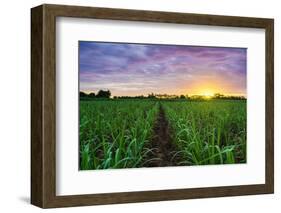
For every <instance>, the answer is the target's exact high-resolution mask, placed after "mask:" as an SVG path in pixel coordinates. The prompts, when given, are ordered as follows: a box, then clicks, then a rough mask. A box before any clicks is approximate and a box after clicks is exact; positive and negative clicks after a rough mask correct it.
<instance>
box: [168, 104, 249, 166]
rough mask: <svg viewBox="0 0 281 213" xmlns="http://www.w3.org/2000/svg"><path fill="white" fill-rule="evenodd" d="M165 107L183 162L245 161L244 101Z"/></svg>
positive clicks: (221, 162) (200, 163)
mask: <svg viewBox="0 0 281 213" xmlns="http://www.w3.org/2000/svg"><path fill="white" fill-rule="evenodd" d="M163 106H164V108H165V111H166V114H167V117H168V119H169V122H170V125H171V126H172V129H173V130H174V143H175V144H176V145H177V147H178V149H179V150H180V152H179V153H178V154H180V155H181V157H182V159H183V161H182V162H180V164H181V165H206V164H231V163H245V162H246V102H245V101H230V100H224V101H203V102H193V101H189V102H165V103H164V104H163Z"/></svg>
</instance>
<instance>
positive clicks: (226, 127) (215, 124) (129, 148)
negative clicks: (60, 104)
mask: <svg viewBox="0 0 281 213" xmlns="http://www.w3.org/2000/svg"><path fill="white" fill-rule="evenodd" d="M160 106H162V108H163V110H164V114H165V119H166V120H167V121H168V122H167V123H168V125H169V128H167V129H169V131H170V132H169V135H170V136H171V138H172V141H171V143H173V147H176V150H174V151H173V153H172V155H173V157H172V159H171V160H173V159H179V160H178V162H177V163H176V164H177V165H209V164H232V163H245V162H246V157H247V156H246V117H247V116H246V101H232V100H219V101H153V100H98V101H80V134H79V137H80V169H81V170H90V169H108V168H139V167H143V166H145V165H146V164H147V162H150V161H153V159H149V157H148V156H152V155H151V153H153V152H155V150H157V147H151V146H149V143H150V142H151V139H152V137H154V136H155V135H153V134H155V132H153V127H154V125H155V122H156V120H157V117H158V116H159V108H160ZM158 125H161V123H160V124H159V123H158ZM163 125H167V124H163ZM148 147H149V148H148ZM158 155H159V156H161V153H160V154H158ZM158 160H159V159H158Z"/></svg>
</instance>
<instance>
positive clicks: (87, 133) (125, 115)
mask: <svg viewBox="0 0 281 213" xmlns="http://www.w3.org/2000/svg"><path fill="white" fill-rule="evenodd" d="M158 110H159V107H158V104H155V102H154V101H130V100H129V101H122V100H121V101H106V100H105V101H81V102H80V135H79V137H80V169H82V170H89V169H108V168H136V167H142V165H143V163H144V157H145V156H146V153H147V152H149V150H147V149H146V148H145V144H146V143H147V142H148V141H149V140H150V137H151V136H152V126H153V123H154V121H155V119H156V116H157V114H158Z"/></svg>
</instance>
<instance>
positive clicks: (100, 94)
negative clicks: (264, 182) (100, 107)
mask: <svg viewBox="0 0 281 213" xmlns="http://www.w3.org/2000/svg"><path fill="white" fill-rule="evenodd" d="M110 97H111V92H110V90H99V91H98V93H97V94H95V93H94V92H91V93H89V94H87V93H85V92H80V98H81V99H93V98H107V99H109V98H110ZM113 99H167V100H206V99H215V100H218V99H220V100H246V98H245V97H244V96H229V95H223V94H220V93H216V94H214V95H213V96H208V97H206V96H204V95H191V96H189V95H184V94H182V95H168V94H154V93H150V94H148V95H147V96H144V95H139V96H113Z"/></svg>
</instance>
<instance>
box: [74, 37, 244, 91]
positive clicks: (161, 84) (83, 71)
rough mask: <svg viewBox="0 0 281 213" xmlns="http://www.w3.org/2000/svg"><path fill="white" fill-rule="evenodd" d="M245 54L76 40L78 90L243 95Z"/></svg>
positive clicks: (225, 49)
mask: <svg viewBox="0 0 281 213" xmlns="http://www.w3.org/2000/svg"><path fill="white" fill-rule="evenodd" d="M246 57H247V49H246V48H218V47H199V46H179V45H157V44H156V45H155V44H153V45H150V44H126V43H103V42H85V41H80V42H79V77H80V91H84V92H86V93H89V92H95V93H97V91H98V90H100V89H103V90H107V89H109V90H110V91H111V94H112V96H136V95H147V94H149V93H152V92H153V93H157V94H170V95H172V94H175V95H180V94H184V95H187V94H188V95H212V94H214V93H223V94H225V95H243V96H246V68H247V66H246Z"/></svg>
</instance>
